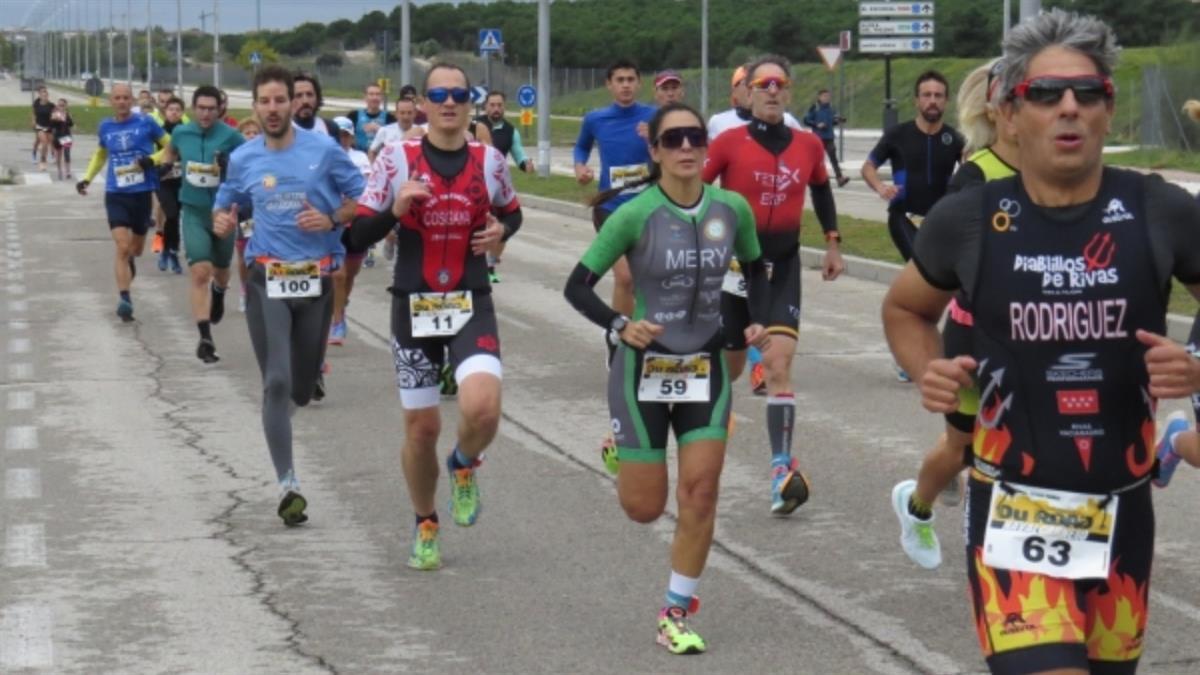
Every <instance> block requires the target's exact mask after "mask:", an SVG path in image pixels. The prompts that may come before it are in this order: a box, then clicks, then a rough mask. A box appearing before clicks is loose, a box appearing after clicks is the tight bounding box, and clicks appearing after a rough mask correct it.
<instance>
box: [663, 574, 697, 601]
mask: <svg viewBox="0 0 1200 675" xmlns="http://www.w3.org/2000/svg"><path fill="white" fill-rule="evenodd" d="M699 583H700V579H699V578H693V577H685V576H683V575H682V574H680V573H679V572H676V571H675V570H671V581H670V583H668V584H667V607H682V608H683V609H685V610H686V609H687V608H688V607H690V606H691V604H692V596H693V595H695V594H696V586H697V585H699Z"/></svg>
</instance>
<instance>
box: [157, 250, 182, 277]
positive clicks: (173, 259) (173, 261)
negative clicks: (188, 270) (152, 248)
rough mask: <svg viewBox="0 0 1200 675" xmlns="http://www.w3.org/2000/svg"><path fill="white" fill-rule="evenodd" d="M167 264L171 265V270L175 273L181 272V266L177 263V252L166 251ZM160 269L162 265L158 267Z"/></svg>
mask: <svg viewBox="0 0 1200 675" xmlns="http://www.w3.org/2000/svg"><path fill="white" fill-rule="evenodd" d="M167 265H169V266H170V267H171V271H172V272H174V273H175V274H183V266H182V265H180V264H179V252H178V251H167ZM159 269H162V267H159Z"/></svg>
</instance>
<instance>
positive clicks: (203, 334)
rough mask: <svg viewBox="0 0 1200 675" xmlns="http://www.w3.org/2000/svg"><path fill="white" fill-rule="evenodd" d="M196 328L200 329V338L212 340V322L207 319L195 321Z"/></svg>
mask: <svg viewBox="0 0 1200 675" xmlns="http://www.w3.org/2000/svg"><path fill="white" fill-rule="evenodd" d="M196 328H199V329H200V338H201V339H202V340H208V341H209V342H212V323H211V322H209V321H197V322H196Z"/></svg>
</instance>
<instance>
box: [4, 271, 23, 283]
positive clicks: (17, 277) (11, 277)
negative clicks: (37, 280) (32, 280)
mask: <svg viewBox="0 0 1200 675" xmlns="http://www.w3.org/2000/svg"><path fill="white" fill-rule="evenodd" d="M4 278H5V281H9V282H22V281H25V273H24V272H11V271H10V272H8V273H7V274H5V275H4Z"/></svg>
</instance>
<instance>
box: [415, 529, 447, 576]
mask: <svg viewBox="0 0 1200 675" xmlns="http://www.w3.org/2000/svg"><path fill="white" fill-rule="evenodd" d="M408 566H409V567H411V568H413V569H414V570H436V569H438V568H439V567H441V566H442V552H441V551H440V550H439V549H438V524H437V523H435V522H434V521H432V520H422V521H421V524H420V525H418V526H417V527H416V530H415V531H414V532H413V545H412V553H411V554H410V555H409V556H408Z"/></svg>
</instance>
